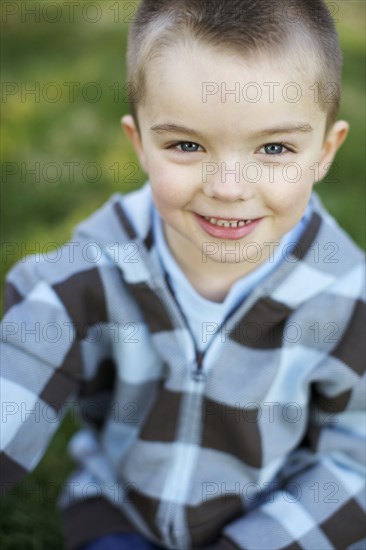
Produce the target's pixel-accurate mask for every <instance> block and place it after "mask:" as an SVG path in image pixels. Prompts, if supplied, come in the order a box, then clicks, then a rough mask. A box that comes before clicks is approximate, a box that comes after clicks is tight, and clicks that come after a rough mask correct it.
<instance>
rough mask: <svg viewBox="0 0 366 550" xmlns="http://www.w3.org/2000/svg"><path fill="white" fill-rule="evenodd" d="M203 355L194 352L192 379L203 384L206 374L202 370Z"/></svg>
mask: <svg viewBox="0 0 366 550" xmlns="http://www.w3.org/2000/svg"><path fill="white" fill-rule="evenodd" d="M203 356H204V353H203V352H202V351H199V350H196V360H195V362H194V363H193V369H192V378H193V380H195V381H196V382H203V381H204V380H205V379H206V373H205V372H203V370H202V361H203Z"/></svg>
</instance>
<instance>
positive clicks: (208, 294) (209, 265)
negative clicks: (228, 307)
mask: <svg viewBox="0 0 366 550" xmlns="http://www.w3.org/2000/svg"><path fill="white" fill-rule="evenodd" d="M164 226H165V224H163V227H164ZM164 234H165V241H166V243H167V245H168V247H169V250H170V253H171V254H172V256H173V257H174V259H175V261H176V262H177V264H178V266H179V267H180V269H181V270H182V271H183V273H184V275H185V276H186V278H187V279H188V281H189V282H190V284H191V285H192V287H193V288H194V289H195V290H196V291H197V292H198V293H199V294H200V295H201V296H202V297H203V298H206V299H207V300H210V301H212V302H217V303H221V302H223V301H224V300H225V298H226V296H227V294H228V293H229V291H230V289H231V287H232V286H233V284H234V283H235V282H236V281H238V280H239V279H241V278H242V277H245V276H246V275H248V274H249V273H252V272H253V271H254V270H256V269H258V267H259V266H260V265H262V264H263V263H264V262H265V261H266V260H267V259H268V258H267V256H266V255H265V254H263V255H262V257H261V260H260V261H258V262H240V263H231V264H229V263H224V262H215V261H213V260H212V259H210V258H209V257H207V261H206V262H204V261H203V259H202V255H201V254H200V252H199V251H198V250H197V251H196V250H193V251H191V253H190V254H187V250H186V248H185V246H184V244H185V243H183V242H182V246H181V247H180V246H176V245H177V240H176V236H175V239H174V241H173V242H174V244H172V242H171V240H170V231H169V228H168V231H167V230H166V227H164ZM268 257H269V256H268Z"/></svg>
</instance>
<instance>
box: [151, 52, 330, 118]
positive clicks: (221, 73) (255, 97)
mask: <svg viewBox="0 0 366 550" xmlns="http://www.w3.org/2000/svg"><path fill="white" fill-rule="evenodd" d="M311 64H312V63H311V61H310V62H309V61H308V60H307V61H302V62H301V64H300V63H299V59H298V57H297V56H295V55H293V56H290V55H288V56H287V58H286V59H279V58H278V59H276V56H271V55H270V54H268V55H263V54H262V55H257V56H254V55H251V56H244V55H242V54H239V53H235V52H229V51H226V52H225V51H218V50H217V49H213V48H211V47H203V48H202V47H201V48H198V46H197V45H195V46H194V47H192V48H184V49H183V48H181V47H171V48H169V49H168V50H167V51H166V52H164V54H163V55H162V56H161V57H160V58H159V60H158V61H157V62H155V63H152V64H151V65H150V66H149V67H147V70H146V94H145V98H144V104H145V106H146V113H149V116H148V118H149V120H150V122H151V121H154V122H156V120H157V119H160V118H161V117H164V116H165V117H168V118H169V117H174V116H175V117H177V118H182V119H184V118H185V117H186V116H187V113H189V114H190V118H192V119H194V118H195V117H196V116H199V115H201V114H203V115H204V116H205V120H206V121H208V120H210V119H212V117H214V118H218V117H220V116H227V117H229V118H231V117H232V118H233V119H235V117H236V116H244V117H245V116H246V115H247V114H251V115H253V114H255V116H256V117H257V116H259V117H260V118H264V119H265V118H266V117H268V116H270V117H271V118H277V117H278V118H279V119H281V118H283V117H284V115H286V114H288V115H289V116H290V117H292V116H294V117H295V118H298V116H299V112H302V113H301V114H302V118H304V117H305V119H309V120H310V119H316V118H319V114H320V108H319V104H318V103H317V101H316V94H315V91H316V90H315V87H316V81H315V80H314V79H315V73H316V71H315V70H314V68H313V67H312V66H309V65H311ZM324 116H325V115H324Z"/></svg>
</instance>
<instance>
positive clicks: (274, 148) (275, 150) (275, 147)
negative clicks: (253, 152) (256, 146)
mask: <svg viewBox="0 0 366 550" xmlns="http://www.w3.org/2000/svg"><path fill="white" fill-rule="evenodd" d="M263 148H264V150H265V152H266V153H267V154H268V155H281V153H283V150H284V149H286V147H285V146H284V145H282V144H281V143H268V144H267V145H264V146H263Z"/></svg>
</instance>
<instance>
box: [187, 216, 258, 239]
mask: <svg viewBox="0 0 366 550" xmlns="http://www.w3.org/2000/svg"><path fill="white" fill-rule="evenodd" d="M195 217H196V219H197V221H198V223H199V225H200V226H201V228H202V229H203V230H204V231H205V233H207V234H208V235H210V236H211V237H214V238H218V239H228V240H237V239H242V238H244V237H246V236H247V235H249V234H250V233H251V232H252V231H254V229H255V228H256V227H257V225H258V224H259V223H260V222H261V220H262V219H263V218H257V219H252V220H251V222H250V223H248V224H246V225H244V226H241V227H223V226H219V225H213V224H211V223H210V222H209V221H208V220H206V219H205V217H204V216H201V215H200V214H196V213H195ZM211 217H212V218H213V217H214V216H211ZM218 219H227V220H234V219H235V218H218ZM237 219H238V218H237ZM240 219H242V218H240ZM248 219H250V218H248Z"/></svg>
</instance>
